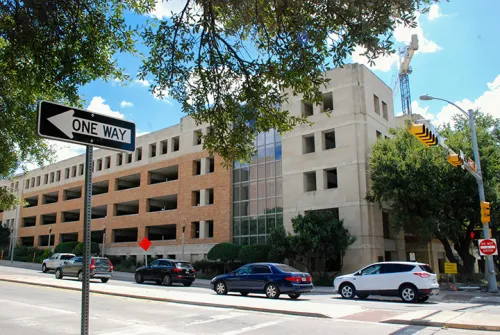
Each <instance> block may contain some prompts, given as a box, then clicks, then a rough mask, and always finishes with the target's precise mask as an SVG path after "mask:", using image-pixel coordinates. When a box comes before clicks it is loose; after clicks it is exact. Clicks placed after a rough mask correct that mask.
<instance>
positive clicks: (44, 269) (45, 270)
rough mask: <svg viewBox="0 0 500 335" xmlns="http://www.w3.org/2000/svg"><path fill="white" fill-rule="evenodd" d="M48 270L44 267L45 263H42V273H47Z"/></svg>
mask: <svg viewBox="0 0 500 335" xmlns="http://www.w3.org/2000/svg"><path fill="white" fill-rule="evenodd" d="M48 271H49V270H47V265H45V263H43V265H42V272H43V273H47V272H48Z"/></svg>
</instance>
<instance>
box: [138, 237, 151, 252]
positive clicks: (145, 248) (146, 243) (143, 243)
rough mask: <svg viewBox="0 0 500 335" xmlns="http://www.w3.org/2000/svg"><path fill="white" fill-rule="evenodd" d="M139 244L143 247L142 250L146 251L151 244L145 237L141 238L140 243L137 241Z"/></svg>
mask: <svg viewBox="0 0 500 335" xmlns="http://www.w3.org/2000/svg"><path fill="white" fill-rule="evenodd" d="M139 245H140V246H141V248H142V249H144V251H148V249H149V247H150V246H151V241H150V240H148V238H147V237H145V238H143V239H142V241H141V243H139Z"/></svg>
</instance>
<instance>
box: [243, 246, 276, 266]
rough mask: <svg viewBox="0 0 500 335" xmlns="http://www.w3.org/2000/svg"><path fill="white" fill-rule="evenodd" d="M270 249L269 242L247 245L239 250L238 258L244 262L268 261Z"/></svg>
mask: <svg viewBox="0 0 500 335" xmlns="http://www.w3.org/2000/svg"><path fill="white" fill-rule="evenodd" d="M270 250H271V246H270V245H267V244H253V245H245V246H243V247H241V249H240V251H239V252H238V260H239V261H240V262H242V263H257V262H267V261H268V255H269V251H270Z"/></svg>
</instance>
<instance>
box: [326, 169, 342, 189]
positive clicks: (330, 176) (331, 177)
mask: <svg viewBox="0 0 500 335" xmlns="http://www.w3.org/2000/svg"><path fill="white" fill-rule="evenodd" d="M324 171H325V186H326V187H325V188H326V189H330V188H337V187H338V186H339V185H338V180H337V169H328V170H324Z"/></svg>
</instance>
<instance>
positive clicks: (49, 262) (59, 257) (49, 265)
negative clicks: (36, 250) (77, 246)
mask: <svg viewBox="0 0 500 335" xmlns="http://www.w3.org/2000/svg"><path fill="white" fill-rule="evenodd" d="M73 257H75V254H69V253H57V254H53V255H52V256H51V257H49V258H46V259H44V260H43V262H42V272H43V273H47V272H48V271H50V270H55V269H57V268H58V267H59V266H61V265H62V264H63V263H64V262H65V261H69V260H70V259H72V258H73Z"/></svg>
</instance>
